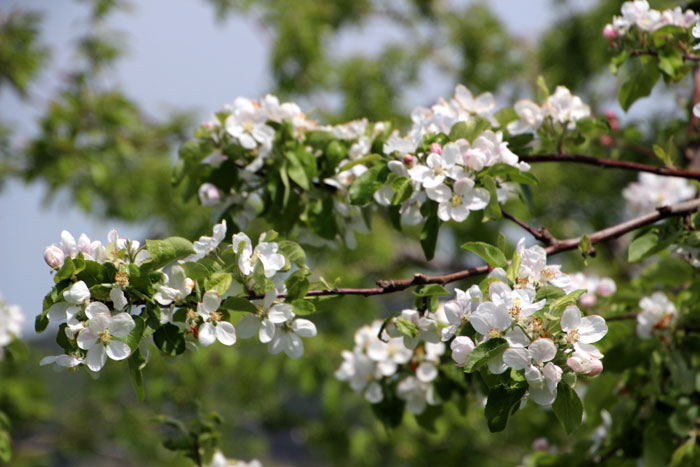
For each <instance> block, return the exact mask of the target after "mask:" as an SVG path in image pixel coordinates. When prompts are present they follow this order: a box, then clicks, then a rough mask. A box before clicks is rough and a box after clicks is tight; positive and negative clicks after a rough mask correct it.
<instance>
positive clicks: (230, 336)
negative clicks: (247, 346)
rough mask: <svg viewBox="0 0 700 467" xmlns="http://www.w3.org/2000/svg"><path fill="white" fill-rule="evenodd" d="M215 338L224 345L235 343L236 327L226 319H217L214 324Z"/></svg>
mask: <svg viewBox="0 0 700 467" xmlns="http://www.w3.org/2000/svg"><path fill="white" fill-rule="evenodd" d="M215 330H216V338H217V339H218V341H219V342H221V343H222V344H224V345H233V344H235V343H236V329H235V328H234V327H233V324H231V323H229V322H228V321H219V323H217V325H216V326H215Z"/></svg>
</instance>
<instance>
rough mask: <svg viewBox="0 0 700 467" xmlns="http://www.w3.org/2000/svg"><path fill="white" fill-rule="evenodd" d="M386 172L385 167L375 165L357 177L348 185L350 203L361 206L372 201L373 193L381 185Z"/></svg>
mask: <svg viewBox="0 0 700 467" xmlns="http://www.w3.org/2000/svg"><path fill="white" fill-rule="evenodd" d="M387 171H388V169H387V167H386V165H377V166H374V167H372V168H371V169H369V170H368V171H367V172H365V173H363V174H362V175H360V176H359V177H357V179H355V181H354V182H353V183H352V185H350V190H349V194H350V203H351V204H356V205H363V204H367V203H369V202H370V201H372V197H373V196H374V192H375V191H377V190H378V189H379V188H381V186H382V185H383V183H384V179H385V178H386V174H387Z"/></svg>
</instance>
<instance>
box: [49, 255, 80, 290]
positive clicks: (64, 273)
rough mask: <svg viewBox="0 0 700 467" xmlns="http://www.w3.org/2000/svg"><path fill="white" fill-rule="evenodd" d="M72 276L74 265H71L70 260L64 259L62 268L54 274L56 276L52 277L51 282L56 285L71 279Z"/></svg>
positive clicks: (71, 261) (71, 260)
mask: <svg viewBox="0 0 700 467" xmlns="http://www.w3.org/2000/svg"><path fill="white" fill-rule="evenodd" d="M73 274H75V264H74V263H73V259H72V258H66V259H65V260H64V261H63V266H61V269H59V270H58V272H56V275H55V276H54V277H53V281H54V282H55V283H56V284H58V283H59V282H61V281H63V280H66V279H70V278H71V277H73Z"/></svg>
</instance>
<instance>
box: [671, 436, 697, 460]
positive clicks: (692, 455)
mask: <svg viewBox="0 0 700 467" xmlns="http://www.w3.org/2000/svg"><path fill="white" fill-rule="evenodd" d="M671 467H700V447H698V445H697V442H696V441H695V436H691V437H690V439H689V440H688V441H686V442H685V443H683V444H681V446H680V447H679V448H678V449H676V450H675V451H674V453H673V456H671Z"/></svg>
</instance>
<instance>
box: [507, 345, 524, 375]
mask: <svg viewBox="0 0 700 467" xmlns="http://www.w3.org/2000/svg"><path fill="white" fill-rule="evenodd" d="M503 363H505V364H506V365H508V366H509V367H511V368H513V369H515V370H524V369H525V368H527V367H529V366H530V354H529V352H528V351H527V349H524V348H522V347H518V348H513V349H508V350H506V351H505V352H503Z"/></svg>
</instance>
